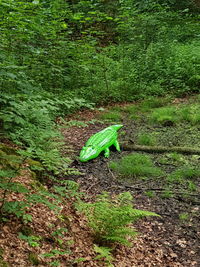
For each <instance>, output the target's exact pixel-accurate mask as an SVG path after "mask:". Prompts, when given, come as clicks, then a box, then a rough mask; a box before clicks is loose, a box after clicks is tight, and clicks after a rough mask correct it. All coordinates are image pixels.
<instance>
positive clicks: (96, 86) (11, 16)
mask: <svg viewBox="0 0 200 267" xmlns="http://www.w3.org/2000/svg"><path fill="white" fill-rule="evenodd" d="M198 18H199V7H198V4H195V3H194V2H193V1H190V0H185V1H181V3H179V2H178V1H166V2H165V4H163V2H162V1H159V0H151V1H137V0H135V1H127V0H126V1H117V0H115V1H110V0H109V1H100V0H97V1H93V0H91V1H82V0H77V1H64V0H52V1H49V0H41V1H39V0H34V1H18V0H17V1H14V0H9V1H5V0H2V1H1V2H0V19H1V27H0V31H1V40H0V88H1V89H0V92H1V107H2V110H1V113H0V125H1V128H3V130H4V131H6V133H7V135H8V136H9V137H10V138H12V140H13V141H15V142H17V143H18V144H20V145H24V146H26V147H29V151H31V153H32V156H33V157H35V158H39V159H41V158H43V161H44V163H45V165H46V166H47V167H48V168H49V169H52V163H51V162H52V161H55V162H56V163H58V166H59V165H60V164H59V157H60V156H59V153H58V151H56V149H55V142H57V140H58V139H59V137H58V133H57V132H56V130H55V125H54V122H53V121H54V119H55V117H56V116H60V115H61V116H63V115H65V114H68V113H69V112H71V111H73V110H75V109H76V108H80V107H81V106H86V107H88V106H90V105H89V104H88V103H89V102H91V101H92V102H95V103H102V102H106V103H108V101H124V100H125V101H127V100H135V99H139V98H143V97H145V96H147V95H164V94H173V95H178V96H180V95H184V94H188V93H193V92H196V91H198V90H199V85H200V69H199V59H200V58H199V55H200V48H199V47H200V46H199V44H200V41H199V30H200V25H199V23H198ZM80 97H81V98H84V99H85V100H83V99H79V98H80ZM88 101H89V102H88ZM47 140H48V142H46V141H47ZM52 140H53V141H52ZM50 143H51V144H50ZM47 146H48V147H49V148H50V149H48V151H47V149H46V147H47ZM56 146H57V144H56ZM50 154H51V155H52V159H49V155H50ZM45 158H46V159H45ZM54 165H55V166H56V165H57V164H54Z"/></svg>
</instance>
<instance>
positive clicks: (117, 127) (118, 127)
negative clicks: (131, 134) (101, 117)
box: [110, 124, 123, 131]
mask: <svg viewBox="0 0 200 267" xmlns="http://www.w3.org/2000/svg"><path fill="white" fill-rule="evenodd" d="M110 127H112V128H113V129H114V130H115V131H118V130H119V129H121V128H122V127H123V125H122V124H116V125H112V126H110Z"/></svg>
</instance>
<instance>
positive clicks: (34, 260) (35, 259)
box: [28, 252, 40, 266]
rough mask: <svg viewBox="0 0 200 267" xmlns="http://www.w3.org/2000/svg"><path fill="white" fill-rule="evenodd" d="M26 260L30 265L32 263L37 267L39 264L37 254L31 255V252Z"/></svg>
mask: <svg viewBox="0 0 200 267" xmlns="http://www.w3.org/2000/svg"><path fill="white" fill-rule="evenodd" d="M28 259H29V261H30V263H32V264H33V265H36V266H37V265H39V264H40V261H39V259H38V256H37V254H35V253H33V252H30V253H29V255H28Z"/></svg>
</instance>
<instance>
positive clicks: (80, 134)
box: [62, 98, 200, 267]
mask: <svg viewBox="0 0 200 267" xmlns="http://www.w3.org/2000/svg"><path fill="white" fill-rule="evenodd" d="M162 101H163V100H161V101H160V103H157V102H156V103H155V104H154V105H155V107H151V105H152V104H150V106H149V103H148V102H146V103H141V104H137V105H134V104H122V105H121V106H120V105H117V106H116V105H114V106H111V107H109V108H105V110H102V109H100V111H96V112H94V111H83V112H79V113H78V114H76V115H74V116H73V117H72V118H71V121H72V122H73V123H74V124H75V125H74V126H73V127H70V128H68V126H66V128H65V127H64V128H63V129H62V133H63V135H64V136H65V140H66V143H67V144H69V143H70V144H71V145H72V147H73V148H74V150H75V157H77V156H78V153H79V151H80V149H81V147H82V146H83V145H84V142H85V141H87V139H88V138H89V137H90V136H91V135H92V134H94V133H96V132H97V131H99V130H101V129H103V128H105V127H106V126H108V125H111V124H117V123H118V124H119V123H120V124H123V125H124V127H123V128H122V129H121V131H120V133H119V140H120V143H123V142H125V141H126V142H127V141H130V140H131V142H132V143H135V144H137V143H139V144H140V142H141V144H142V145H143V144H146V143H147V144H148V143H153V145H154V146H159V145H164V146H166V147H172V146H180V147H181V146H186V147H193V148H200V134H199V130H200V128H199V123H198V124H196V125H194V124H191V121H187V122H186V121H173V118H171V117H167V119H166V120H165V119H164V120H163V121H162V123H158V122H153V123H152V122H151V119H150V118H151V114H152V112H153V111H154V110H158V109H159V108H160V107H157V106H159V105H161V106H162V105H164V103H162ZM194 103H196V99H195V98H192V99H175V100H173V102H172V103H171V104H170V106H172V107H175V108H177V109H181V110H183V109H184V110H185V111H183V113H184V112H185V113H187V112H189V111H188V110H187V108H188V107H189V108H191V105H192V106H193V104H194ZM194 105H195V104H194ZM160 109H162V108H160ZM164 112H166V111H164ZM161 113H162V112H161ZM159 115H160V114H158V116H159ZM166 115H167V114H164V116H166ZM81 122H82V123H83V125H81ZM76 124H77V126H76ZM84 124H85V125H84ZM141 135H142V136H143V137H141ZM149 140H150V141H149ZM151 145H152V144H151ZM132 153H134V151H133V152H132ZM135 153H140V154H144V155H148V156H150V157H151V158H152V160H153V162H154V164H155V166H157V167H159V168H161V169H162V171H163V172H164V175H163V177H158V178H153V177H142V178H135V177H131V178H128V179H127V178H121V177H120V175H118V174H117V173H116V172H115V171H114V170H112V169H111V168H110V167H109V163H110V162H112V161H116V162H118V164H120V161H119V160H120V158H123V157H124V156H126V155H127V154H130V152H127V151H122V152H121V153H118V152H116V151H115V150H114V149H113V151H112V152H111V156H110V158H109V159H106V158H104V156H103V155H101V156H100V157H98V158H96V159H95V160H92V161H89V162H86V163H80V162H79V161H78V160H75V161H74V163H73V167H76V168H78V169H79V170H80V172H81V173H82V174H83V175H81V176H79V177H77V176H74V179H75V181H77V182H78V183H80V184H81V190H83V191H85V192H86V193H87V194H89V196H90V198H91V199H92V198H94V197H95V195H97V194H99V193H101V192H102V191H108V192H111V193H112V194H118V193H120V192H124V191H129V192H131V193H132V195H133V196H134V205H135V207H136V208H139V209H144V210H149V211H154V212H156V213H158V214H160V215H161V217H160V218H150V219H149V218H148V219H146V220H145V221H143V222H140V223H138V225H136V226H135V227H136V229H137V230H138V231H139V232H140V233H141V235H140V238H139V243H138V244H137V245H136V246H135V245H134V246H133V247H132V248H124V250H121V251H116V253H118V254H117V258H118V257H120V255H121V257H120V258H121V259H123V261H122V262H121V263H119V261H118V262H116V263H115V264H116V266H127V267H128V266H188V267H189V266H200V229H199V222H200V208H199V204H200V198H199V196H200V175H199V174H198V175H197V177H195V179H194V177H192V175H191V177H185V178H184V179H183V180H181V181H179V180H178V179H177V180H176V179H175V181H173V182H169V180H168V179H167V177H168V176H169V175H170V174H171V173H172V172H173V173H174V172H176V171H177V170H180V169H183V172H187V168H192V167H194V168H195V167H196V166H198V165H199V162H200V156H199V155H187V154H185V155H184V154H177V153H156V151H155V152H152V153H145V152H135ZM189 176H190V175H189ZM124 251H126V253H125V254H124ZM125 255H126V256H125ZM117 258H116V259H117ZM85 266H89V265H85Z"/></svg>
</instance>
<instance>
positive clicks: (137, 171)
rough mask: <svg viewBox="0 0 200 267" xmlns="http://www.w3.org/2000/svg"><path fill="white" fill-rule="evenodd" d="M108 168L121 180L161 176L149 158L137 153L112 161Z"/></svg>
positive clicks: (159, 170) (160, 171)
mask: <svg viewBox="0 0 200 267" xmlns="http://www.w3.org/2000/svg"><path fill="white" fill-rule="evenodd" d="M109 166H110V168H111V169H113V170H114V171H116V172H117V173H118V174H119V176H120V177H123V178H133V177H134V178H138V177H141V178H144V177H158V176H161V175H162V174H163V172H162V170H161V169H159V168H157V167H155V166H154V164H153V162H152V160H151V158H150V157H149V156H147V155H143V154H139V153H134V154H130V155H127V156H124V157H123V158H122V159H120V160H119V161H112V162H110V164H109Z"/></svg>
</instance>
